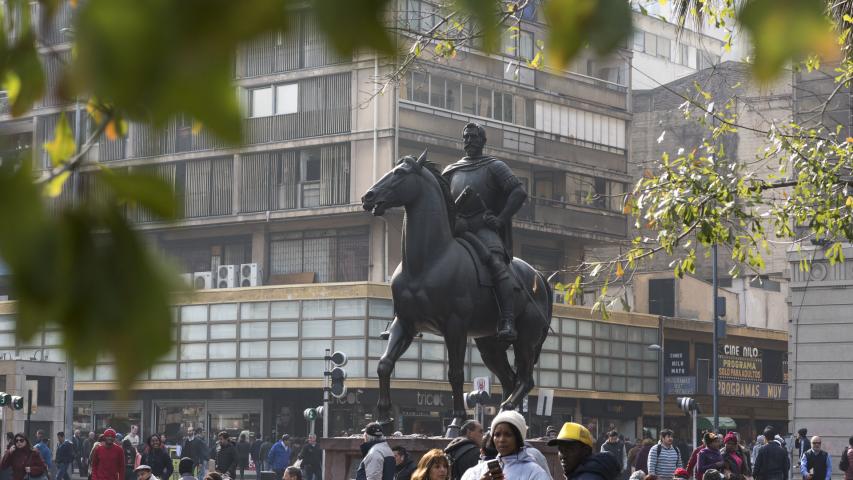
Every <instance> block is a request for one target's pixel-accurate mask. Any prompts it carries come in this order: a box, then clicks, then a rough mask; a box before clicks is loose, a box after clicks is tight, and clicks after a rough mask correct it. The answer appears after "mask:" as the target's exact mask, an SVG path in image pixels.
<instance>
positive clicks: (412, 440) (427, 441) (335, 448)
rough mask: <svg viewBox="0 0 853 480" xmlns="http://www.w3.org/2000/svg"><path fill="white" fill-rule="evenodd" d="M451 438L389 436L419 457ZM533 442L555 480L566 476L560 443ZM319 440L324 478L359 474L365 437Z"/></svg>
mask: <svg viewBox="0 0 853 480" xmlns="http://www.w3.org/2000/svg"><path fill="white" fill-rule="evenodd" d="M450 440H451V439H449V438H441V437H430V438H420V437H388V445H390V446H391V448H393V447H396V446H397V445H400V446H403V447H405V448H406V450H407V451H408V452H409V456H410V457H411V458H413V459H415V460H416V462H415V463H417V460H418V459H420V458H421V456H422V455H423V454H424V453H426V452H427V451H429V450H432V449H433V448H440V449H442V450H443V449H444V447H446V446H447V444H449V443H450ZM528 443H530V445H532V446H534V447H536V448H537V449H538V450H539V451H540V452H542V453H543V454H544V455H545V458H546V459H547V460H548V465H549V466H550V467H551V476H552V477H553V478H554V480H562V478H563V470H562V469H561V468H560V459H559V457H558V456H557V447H549V446H547V444H546V442H544V441H540V440H529V441H528ZM317 444H318V445H319V446H320V448H322V449H323V451H324V452H326V461H325V464H324V465H323V479H324V480H348V479H353V478H355V472H356V470H357V469H358V464H359V463H360V462H361V458H362V456H361V448H360V446H361V444H362V439H361V437H337V438H320V439H317Z"/></svg>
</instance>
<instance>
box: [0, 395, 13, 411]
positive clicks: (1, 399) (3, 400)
mask: <svg viewBox="0 0 853 480" xmlns="http://www.w3.org/2000/svg"><path fill="white" fill-rule="evenodd" d="M11 406H12V396H11V395H9V394H8V393H6V392H0V408H3V407H11Z"/></svg>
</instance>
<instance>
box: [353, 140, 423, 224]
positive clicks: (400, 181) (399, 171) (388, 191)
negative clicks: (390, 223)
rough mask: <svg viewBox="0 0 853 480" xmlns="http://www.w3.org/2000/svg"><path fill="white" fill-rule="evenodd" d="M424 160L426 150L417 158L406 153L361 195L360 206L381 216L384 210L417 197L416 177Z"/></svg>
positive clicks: (418, 189)
mask: <svg viewBox="0 0 853 480" xmlns="http://www.w3.org/2000/svg"><path fill="white" fill-rule="evenodd" d="M426 160H427V158H426V150H424V152H423V153H422V154H421V155H420V157H418V158H415V157H414V156H412V155H407V156H405V157H403V158H401V159H400V160H398V161H397V165H396V166H395V167H394V168H392V169H391V171H390V172H388V173H386V174H385V176H383V177H382V178H380V179H379V181H378V182H376V184H375V185H373V186H372V187H370V189H369V190H367V193H365V194H364V196H362V197H361V206H362V207H363V208H364V209H365V210H367V211H368V212H371V213H373V215H376V216H381V215H382V214H383V213H385V210H387V209H389V208H393V207H401V206H404V205H406V204H408V203H409V202H411V201H412V200H413V199H415V198H417V196H418V193H419V192H420V187H419V185H418V177H420V173H421V170H422V169H423V167H424V163H426Z"/></svg>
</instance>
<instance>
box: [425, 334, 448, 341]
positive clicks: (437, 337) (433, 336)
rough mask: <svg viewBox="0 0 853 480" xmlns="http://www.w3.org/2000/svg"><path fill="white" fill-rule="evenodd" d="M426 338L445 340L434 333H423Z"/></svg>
mask: <svg viewBox="0 0 853 480" xmlns="http://www.w3.org/2000/svg"><path fill="white" fill-rule="evenodd" d="M423 339H424V340H431V341H434V342H444V339H443V338H441V337H440V336H438V335H436V334H434V333H426V332H424V334H423Z"/></svg>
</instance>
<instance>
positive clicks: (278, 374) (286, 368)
mask: <svg viewBox="0 0 853 480" xmlns="http://www.w3.org/2000/svg"><path fill="white" fill-rule="evenodd" d="M270 377H273V378H298V377H299V362H297V361H296V360H274V361H271V362H270Z"/></svg>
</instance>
